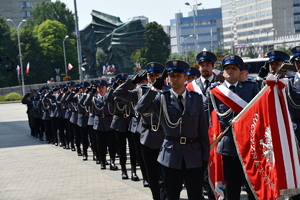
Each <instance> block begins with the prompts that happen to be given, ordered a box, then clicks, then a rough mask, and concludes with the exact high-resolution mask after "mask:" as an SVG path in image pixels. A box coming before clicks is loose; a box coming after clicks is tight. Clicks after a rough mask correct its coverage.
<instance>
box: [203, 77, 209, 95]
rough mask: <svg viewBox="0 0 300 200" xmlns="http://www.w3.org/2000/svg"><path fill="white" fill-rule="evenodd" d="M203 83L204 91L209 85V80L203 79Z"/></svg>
mask: <svg viewBox="0 0 300 200" xmlns="http://www.w3.org/2000/svg"><path fill="white" fill-rule="evenodd" d="M204 84H205V87H204V93H206V90H207V88H208V85H209V80H207V79H206V80H205V81H204Z"/></svg>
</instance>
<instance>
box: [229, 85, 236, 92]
mask: <svg viewBox="0 0 300 200" xmlns="http://www.w3.org/2000/svg"><path fill="white" fill-rule="evenodd" d="M229 90H231V91H232V92H233V93H235V85H231V86H229Z"/></svg>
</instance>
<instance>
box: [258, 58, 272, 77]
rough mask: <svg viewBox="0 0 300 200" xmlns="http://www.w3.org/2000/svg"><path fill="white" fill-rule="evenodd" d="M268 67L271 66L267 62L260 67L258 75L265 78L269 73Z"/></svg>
mask: <svg viewBox="0 0 300 200" xmlns="http://www.w3.org/2000/svg"><path fill="white" fill-rule="evenodd" d="M268 67H269V63H268V62H265V65H264V66H262V67H261V68H260V69H259V72H258V76H259V77H261V78H264V77H265V76H267V75H268Z"/></svg>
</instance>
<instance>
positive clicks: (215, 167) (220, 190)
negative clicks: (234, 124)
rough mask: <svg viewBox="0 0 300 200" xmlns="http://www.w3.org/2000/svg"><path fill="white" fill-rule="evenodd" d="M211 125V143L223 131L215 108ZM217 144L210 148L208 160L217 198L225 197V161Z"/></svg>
mask: <svg viewBox="0 0 300 200" xmlns="http://www.w3.org/2000/svg"><path fill="white" fill-rule="evenodd" d="M210 120H211V121H210V126H209V129H208V136H209V142H210V144H211V143H212V142H213V141H214V140H215V139H216V138H217V137H218V136H219V134H220V133H221V125H220V122H219V119H218V116H217V113H216V111H215V110H213V111H212V112H211V115H210ZM216 149H217V145H215V146H214V148H212V149H211V150H210V155H209V162H208V167H207V169H208V174H209V184H210V187H211V188H212V189H213V191H214V194H215V197H216V199H218V200H222V199H225V195H224V190H225V180H224V173H223V162H222V155H221V154H219V153H217V152H216Z"/></svg>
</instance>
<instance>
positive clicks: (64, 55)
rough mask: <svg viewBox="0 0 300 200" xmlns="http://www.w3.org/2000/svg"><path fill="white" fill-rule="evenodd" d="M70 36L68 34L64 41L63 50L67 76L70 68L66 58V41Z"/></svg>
mask: <svg viewBox="0 0 300 200" xmlns="http://www.w3.org/2000/svg"><path fill="white" fill-rule="evenodd" d="M68 37H69V36H68V35H66V37H65V39H64V41H63V50H64V60H65V71H66V76H68V70H67V59H66V48H65V41H66V39H67V38H68Z"/></svg>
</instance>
